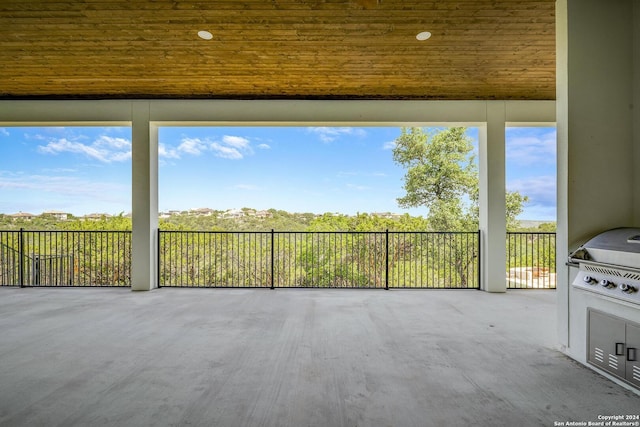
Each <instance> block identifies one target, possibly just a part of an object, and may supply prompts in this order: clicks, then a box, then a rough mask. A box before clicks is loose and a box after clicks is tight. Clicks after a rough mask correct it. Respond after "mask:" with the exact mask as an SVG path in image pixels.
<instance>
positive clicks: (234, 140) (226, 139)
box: [222, 135, 249, 149]
mask: <svg viewBox="0 0 640 427" xmlns="http://www.w3.org/2000/svg"><path fill="white" fill-rule="evenodd" d="M222 143H223V144H225V145H228V146H230V147H235V148H242V149H246V148H248V147H249V140H248V139H247V138H243V137H241V136H231V135H225V136H223V137H222Z"/></svg>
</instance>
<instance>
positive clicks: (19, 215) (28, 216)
mask: <svg viewBox="0 0 640 427" xmlns="http://www.w3.org/2000/svg"><path fill="white" fill-rule="evenodd" d="M9 216H10V217H11V218H13V220H14V221H17V220H19V219H22V220H25V221H31V220H32V219H33V218H35V217H36V215H34V214H32V213H27V212H18V213H15V214H12V215H9Z"/></svg>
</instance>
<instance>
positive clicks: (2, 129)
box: [0, 128, 9, 136]
mask: <svg viewBox="0 0 640 427" xmlns="http://www.w3.org/2000/svg"><path fill="white" fill-rule="evenodd" d="M0 135H3V136H9V131H8V130H6V129H5V128H0Z"/></svg>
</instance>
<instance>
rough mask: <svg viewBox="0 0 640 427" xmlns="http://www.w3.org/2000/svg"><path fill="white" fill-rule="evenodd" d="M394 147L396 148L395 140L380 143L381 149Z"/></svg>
mask: <svg viewBox="0 0 640 427" xmlns="http://www.w3.org/2000/svg"><path fill="white" fill-rule="evenodd" d="M394 148H396V142H395V141H387V142H385V143H384V144H383V145H382V149H383V150H393V149H394Z"/></svg>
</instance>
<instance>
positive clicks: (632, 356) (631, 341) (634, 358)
mask: <svg viewBox="0 0 640 427" xmlns="http://www.w3.org/2000/svg"><path fill="white" fill-rule="evenodd" d="M625 356H626V359H627V381H629V382H630V383H631V384H633V385H635V386H636V387H640V326H638V325H631V324H629V323H627V348H626V349H625Z"/></svg>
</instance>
